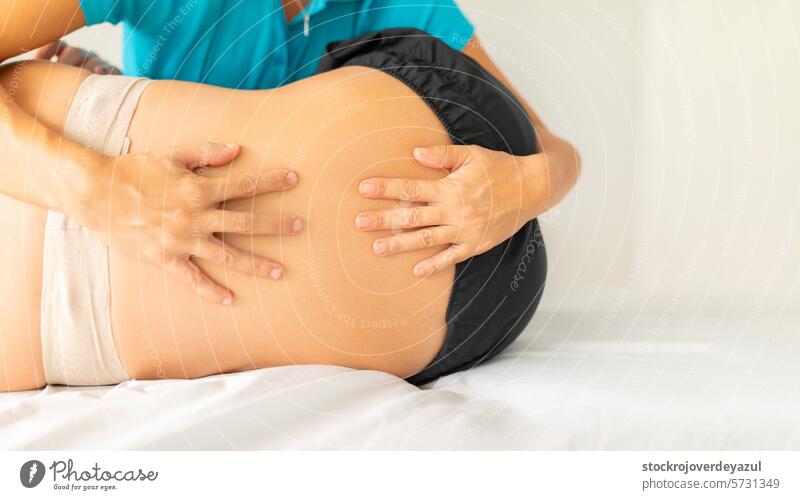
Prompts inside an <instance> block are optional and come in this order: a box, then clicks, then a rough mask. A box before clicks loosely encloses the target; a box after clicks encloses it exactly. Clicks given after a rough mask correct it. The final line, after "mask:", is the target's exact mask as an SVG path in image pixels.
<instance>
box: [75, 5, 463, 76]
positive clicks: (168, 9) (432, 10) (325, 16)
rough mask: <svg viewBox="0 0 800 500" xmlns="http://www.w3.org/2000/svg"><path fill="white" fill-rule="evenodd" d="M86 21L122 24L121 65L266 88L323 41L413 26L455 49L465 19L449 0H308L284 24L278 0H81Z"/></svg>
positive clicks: (305, 64)
mask: <svg viewBox="0 0 800 500" xmlns="http://www.w3.org/2000/svg"><path fill="white" fill-rule="evenodd" d="M81 7H82V8H83V13H84V16H85V17H86V23H87V24H89V25H91V24H97V23H102V22H110V23H113V24H118V23H122V24H123V26H124V40H123V45H124V49H123V50H124V52H123V72H124V73H125V74H127V75H132V76H147V77H149V78H155V79H173V80H186V81H192V82H202V83H208V84H211V85H218V86H222V87H229V88H243V89H267V88H274V87H279V86H281V85H285V84H287V83H289V82H292V81H295V80H298V79H301V78H305V77H307V76H310V75H312V74H314V72H315V71H316V68H317V65H318V64H319V60H320V58H321V57H322V55H323V53H324V50H325V46H326V45H327V44H328V43H330V42H333V41H337V40H345V39H347V38H352V37H354V36H358V35H362V34H364V33H368V32H370V31H376V30H380V29H385V28H417V29H421V30H423V31H427V32H428V33H430V34H431V35H433V36H436V37H438V38H440V39H441V40H442V41H444V42H445V43H447V44H449V45H450V46H451V47H453V48H455V49H456V50H461V49H462V47H463V45H464V44H465V43H466V41H467V40H469V39H470V37H471V36H472V33H473V27H472V24H471V23H470V22H469V21H468V20H467V18H466V17H465V16H464V14H463V13H462V12H461V10H460V9H459V8H458V6H456V4H455V0H310V1H309V5H308V7H307V12H308V14H309V16H310V22H309V36H307V37H306V36H304V33H303V24H304V22H303V17H304V16H302V15H300V14H299V15H297V16H296V17H295V18H294V19H292V20H291V22H289V23H288V24H287V23H286V19H285V14H284V11H283V8H282V6H281V1H280V0H81Z"/></svg>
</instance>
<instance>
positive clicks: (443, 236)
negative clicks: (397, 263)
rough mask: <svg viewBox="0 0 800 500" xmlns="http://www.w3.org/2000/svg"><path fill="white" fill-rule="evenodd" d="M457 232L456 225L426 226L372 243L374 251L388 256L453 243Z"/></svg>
mask: <svg viewBox="0 0 800 500" xmlns="http://www.w3.org/2000/svg"><path fill="white" fill-rule="evenodd" d="M457 234H458V228H457V227H456V226H436V227H426V228H425V229H420V230H418V231H409V232H405V233H400V234H395V235H392V236H387V237H386V238H380V239H377V240H375V242H374V243H373V244H372V251H373V252H375V253H376V254H377V255H380V256H386V255H393V254H396V253H400V252H410V251H412V250H420V249H422V248H433V247H436V246H439V245H444V244H447V243H452V242H453V241H454V240H455V238H456V235H457Z"/></svg>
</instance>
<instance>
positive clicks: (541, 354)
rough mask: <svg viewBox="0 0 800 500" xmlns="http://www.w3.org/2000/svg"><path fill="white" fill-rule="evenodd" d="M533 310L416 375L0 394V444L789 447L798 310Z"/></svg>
mask: <svg viewBox="0 0 800 500" xmlns="http://www.w3.org/2000/svg"><path fill="white" fill-rule="evenodd" d="M537 316H539V317H537V318H535V320H534V322H533V323H532V324H531V325H529V327H528V329H527V330H526V332H525V333H524V334H523V335H522V336H521V337H520V338H519V339H518V340H517V341H516V342H515V343H514V344H513V345H512V346H511V347H510V348H509V349H508V350H507V351H505V352H504V353H502V354H501V355H500V356H498V357H497V358H495V359H493V360H492V361H490V362H488V363H486V364H484V365H483V366H481V367H478V368H476V369H473V370H470V371H468V372H466V373H458V374H453V375H450V376H448V377H445V378H443V379H440V380H438V381H436V382H434V383H432V384H429V385H428V386H427V387H424V388H417V387H414V386H412V385H409V384H407V383H406V382H404V381H403V380H400V379H398V378H396V377H393V376H390V375H387V374H383V373H378V372H370V371H354V370H349V369H346V368H341V367H332V366H296V367H280V368H270V369H264V370H257V371H251V372H245V373H238V374H231V375H222V376H214V377H208V378H204V379H199V380H192V381H173V380H163V381H155V382H142V381H130V382H126V383H123V384H120V385H118V386H114V387H100V388H69V387H49V388H47V389H45V390H43V391H31V392H23V393H11V394H0V447H2V448H3V449H141V450H193V449H212V450H218V449H226V450H231V449H232V450H241V449H376V448H377V449H787V448H790V449H800V432H799V431H800V424H798V420H800V419H798V415H800V342H798V341H797V339H796V337H797V336H798V333H800V328H799V327H798V325H800V321H798V317H787V316H786V315H783V316H782V315H775V316H769V315H761V317H762V319H761V320H753V319H752V318H747V317H735V316H734V317H732V316H730V315H728V316H726V317H718V318H715V317H706V318H696V317H691V318H674V317H673V318H670V319H669V321H662V320H661V319H659V318H657V317H656V318H654V317H641V315H640V316H638V317H636V318H629V319H622V318H614V320H613V321H609V320H608V318H603V317H601V316H597V315H591V314H586V313H574V314H570V313H558V314H550V315H546V314H541V315H537ZM664 323H666V324H664Z"/></svg>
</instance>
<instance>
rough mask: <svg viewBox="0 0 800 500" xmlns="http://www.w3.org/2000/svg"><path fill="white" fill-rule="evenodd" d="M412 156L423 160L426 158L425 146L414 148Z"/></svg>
mask: <svg viewBox="0 0 800 500" xmlns="http://www.w3.org/2000/svg"><path fill="white" fill-rule="evenodd" d="M414 158H416V159H417V160H424V159H426V158H428V149H427V148H414Z"/></svg>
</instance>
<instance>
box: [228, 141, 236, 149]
mask: <svg viewBox="0 0 800 500" xmlns="http://www.w3.org/2000/svg"><path fill="white" fill-rule="evenodd" d="M237 146H238V144H234V143H232V142H229V143H227V144H225V147H226V148H228V149H236V147H237Z"/></svg>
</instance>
